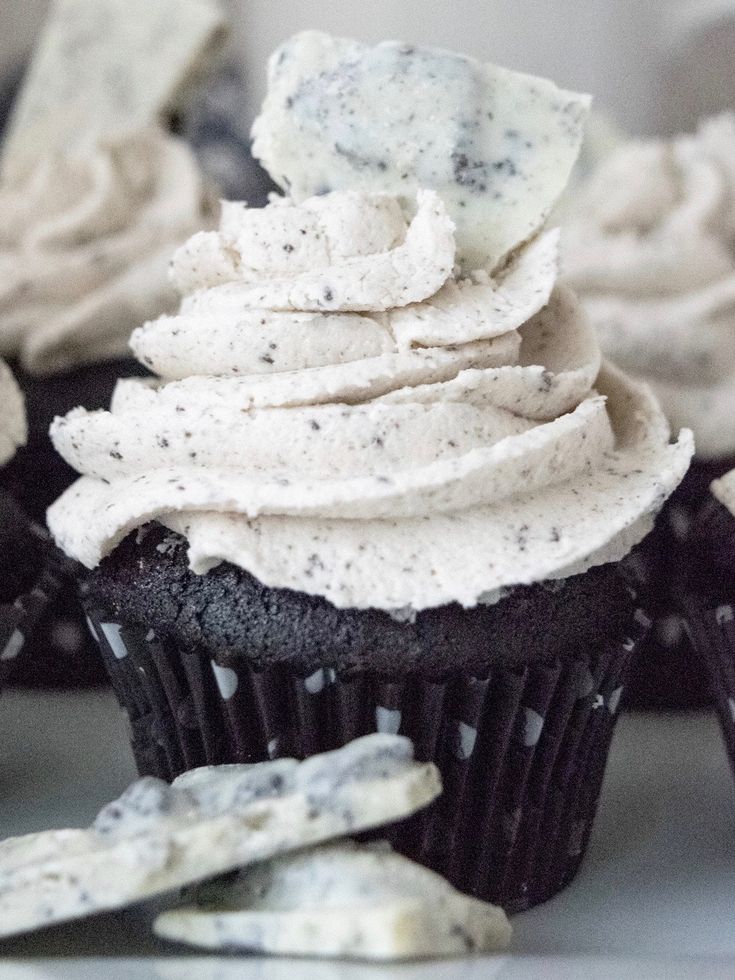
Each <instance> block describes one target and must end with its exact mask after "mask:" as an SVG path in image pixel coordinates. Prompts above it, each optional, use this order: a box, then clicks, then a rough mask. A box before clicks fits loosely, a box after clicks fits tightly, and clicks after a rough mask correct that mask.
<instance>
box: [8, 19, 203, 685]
mask: <svg viewBox="0 0 735 980" xmlns="http://www.w3.org/2000/svg"><path fill="white" fill-rule="evenodd" d="M136 8H140V9H136ZM162 31H163V32H164V34H165V38H164V39H162ZM222 31H223V23H222V18H221V14H220V13H218V12H217V11H216V9H215V8H214V7H213V6H212V5H211V4H210V3H208V2H205V3H200V2H191V0H184V2H183V3H179V2H178V0H177V2H176V3H172V2H171V0H164V2H163V3H159V4H155V5H150V4H148V5H146V4H133V5H131V4H129V3H125V2H121V0H102V2H99V0H94V2H91V0H82V2H81V3H79V4H75V5H74V7H73V9H72V8H71V7H70V6H69V4H66V3H54V4H52V6H51V11H50V14H49V17H48V21H47V23H46V26H45V28H44V31H43V33H42V36H41V38H40V39H39V42H38V45H37V48H36V51H35V54H34V56H33V59H32V62H31V65H30V67H29V69H28V71H27V72H26V76H25V82H24V84H23V86H22V88H21V91H20V93H19V95H18V97H17V99H16V103H15V105H14V109H13V112H12V115H11V118H10V122H9V126H8V131H7V133H6V135H5V138H4V144H3V148H2V159H1V161H0V162H1V177H2V179H1V181H0V215H2V231H0V269H2V270H3V277H2V278H3V287H2V289H1V290H0V354H2V356H4V357H6V358H8V359H9V360H10V361H11V363H12V365H13V368H14V371H15V374H16V377H17V378H18V381H19V383H20V385H21V387H22V389H23V391H24V394H25V396H26V405H27V410H28V423H29V424H28V428H29V439H28V445H27V446H26V447H25V449H23V450H21V451H20V452H19V453H18V454H17V456H16V457H15V459H14V460H13V461H12V463H11V464H10V465H9V466H8V467H6V468H5V470H4V471H3V473H2V477H0V486H2V487H4V488H5V489H6V490H8V491H9V492H10V493H11V494H13V495H14V496H15V497H16V498H17V499H19V500H22V501H23V505H24V508H25V509H26V510H27V511H28V513H29V514H30V516H31V517H32V518H33V519H34V520H35V521H37V522H38V523H41V524H43V523H44V522H45V513H46V508H47V507H48V506H49V504H50V503H52V501H53V500H55V499H56V497H58V496H59V494H60V493H61V492H62V491H63V490H64V489H65V488H66V487H67V486H69V484H70V483H71V482H73V479H74V473H73V471H72V470H71V469H70V468H69V467H67V466H66V465H65V464H63V462H62V461H61V460H60V459H59V457H58V456H57V455H56V454H55V453H54V451H53V449H52V447H51V444H50V442H49V440H48V427H49V425H50V423H51V421H52V420H53V418H54V417H55V416H56V415H58V414H64V413H65V412H67V411H69V410H70V409H71V408H73V407H74V406H75V405H78V404H80V403H83V404H86V405H89V406H90V407H98V408H103V407H106V406H107V405H109V402H110V397H111V395H112V391H113V388H114V385H115V381H116V379H117V377H119V375H120V374H121V373H135V372H136V371H137V372H138V373H140V374H144V373H145V372H144V371H143V370H142V369H141V368H139V366H138V365H137V364H136V363H135V362H134V361H132V360H131V359H130V357H129V351H128V348H127V340H128V337H129V335H130V332H131V330H132V329H133V328H134V327H135V326H136V325H138V324H139V323H140V322H141V320H144V319H146V318H148V317H151V316H155V315H157V314H159V313H161V312H164V311H166V310H168V309H174V308H175V303H176V296H175V293H174V292H173V291H172V290H171V287H170V285H169V283H168V279H167V267H168V261H169V258H170V254H171V252H172V250H173V249H174V248H175V247H176V246H177V245H179V244H181V243H182V242H183V241H185V240H186V239H187V237H188V236H189V235H190V234H192V233H193V232H194V231H195V230H197V229H199V228H202V227H203V226H205V225H206V224H208V223H211V221H212V219H213V215H214V213H215V211H214V198H213V193H212V188H211V186H210V184H209V182H208V181H207V179H205V177H204V176H203V174H202V171H201V169H200V166H199V164H198V162H197V160H196V157H195V155H194V152H193V150H192V148H191V147H190V146H188V145H187V144H186V143H185V142H184V141H182V140H180V139H178V138H175V137H174V136H172V135H171V134H170V133H169V132H168V131H167V129H166V128H165V126H164V121H165V120H166V119H167V118H168V116H169V115H170V114H171V113H173V112H174V109H173V107H174V106H175V107H176V112H177V113H178V115H179V117H181V118H185V111H184V110H185V103H184V102H183V99H184V93H185V92H187V91H189V90H190V88H191V82H192V79H193V78H194V77H196V76H197V75H200V74H201V72H202V71H203V70H204V67H206V65H207V64H208V63H209V55H210V52H211V51H212V50H213V48H214V47H215V46H216V44H217V43H218V40H219V38H220V35H221V34H222ZM75 604H76V605H77V608H78V603H75V602H74V597H73V595H72V596H65V597H64V604H63V605H61V606H60V607H59V610H58V624H57V626H58V629H57V630H56V633H57V634H58V635H59V636H60V637H63V638H64V644H65V648H64V656H63V657H62V658H59V656H58V655H57V654H58V653H59V651H58V650H56V649H55V648H53V647H52V648H49V650H48V651H47V653H44V652H43V651H42V650H39V651H37V656H36V658H35V659H34V660H30V659H28V660H26V662H25V664H24V669H23V670H20V668H19V670H18V672H17V674H16V677H17V678H18V679H19V680H22V681H23V682H25V683H30V684H44V685H48V684H53V685H56V684H71V685H74V684H78V683H87V682H94V681H99V680H102V679H103V678H104V673H103V672H101V671H100V669H99V659H98V657H97V656H96V655H95V653H94V649H93V646H92V644H91V642H90V639H89V637H88V635H87V630H86V626H85V624H84V621H83V619H82V618H81V616H80V614H79V613H78V612H77V613H75V612H74V611H73V609H74V605H75ZM74 643H76V645H77V648H78V649H77V652H76V653H74V652H73V651H72V650H71V646H72V644H74ZM67 648H68V649H67ZM62 665H63V667H62Z"/></svg>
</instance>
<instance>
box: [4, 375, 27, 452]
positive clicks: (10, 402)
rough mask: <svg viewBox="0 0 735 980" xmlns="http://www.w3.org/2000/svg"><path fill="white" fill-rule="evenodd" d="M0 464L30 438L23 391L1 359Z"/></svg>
mask: <svg viewBox="0 0 735 980" xmlns="http://www.w3.org/2000/svg"><path fill="white" fill-rule="evenodd" d="M0 405H2V406H3V409H2V413H1V414H0V466H2V465H3V463H7V462H8V460H10V459H12V458H13V456H15V451H16V449H18V448H19V447H20V446H25V444H26V439H27V438H28V425H27V423H26V406H25V399H24V398H23V393H22V391H21V390H20V388H19V387H18V383H17V381H16V380H15V378H14V377H13V374H12V372H11V370H10V368H9V367H8V365H7V364H6V363H5V361H0Z"/></svg>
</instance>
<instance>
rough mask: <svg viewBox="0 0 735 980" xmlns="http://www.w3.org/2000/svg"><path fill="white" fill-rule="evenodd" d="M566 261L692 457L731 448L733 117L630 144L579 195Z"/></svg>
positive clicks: (601, 328)
mask: <svg viewBox="0 0 735 980" xmlns="http://www.w3.org/2000/svg"><path fill="white" fill-rule="evenodd" d="M563 268H564V272H565V274H566V275H567V277H568V279H569V281H570V283H571V285H572V286H573V287H574V288H575V289H576V290H577V292H578V293H579V294H580V296H581V297H582V299H583V301H584V304H585V307H586V309H587V311H588V313H589V315H590V317H591V318H592V321H593V322H594V324H595V326H596V327H597V329H598V332H599V336H600V342H601V345H602V348H603V351H604V352H605V354H606V355H607V356H609V357H610V358H611V359H612V360H614V361H615V362H616V363H618V364H619V365H620V366H621V367H623V368H624V369H625V370H628V371H630V372H631V373H633V374H634V375H637V376H639V377H643V378H645V379H646V380H648V381H649V382H650V383H651V385H652V386H653V388H654V390H655V392H656V394H657V395H658V396H659V399H660V401H661V403H662V405H663V408H664V410H665V412H666V414H667V416H668V418H669V420H670V422H671V424H672V426H673V427H674V428H677V427H679V426H682V425H686V426H690V427H691V428H692V429H693V430H694V436H695V442H696V448H697V455H698V456H699V457H701V458H704V459H713V458H718V457H722V456H727V455H731V454H733V453H734V452H735V416H734V415H733V408H732V407H733V404H735V115H733V114H725V115H721V116H718V117H715V118H712V119H710V120H707V121H706V122H704V123H703V124H702V125H701V126H700V128H699V130H698V131H697V132H696V133H695V134H693V135H689V136H681V137H678V138H677V139H674V140H672V141H670V142H636V143H628V144H626V145H624V146H623V147H621V148H620V149H618V150H617V151H616V152H615V153H613V154H612V156H611V157H610V158H609V159H608V160H606V161H605V162H604V163H603V164H602V165H601V166H600V167H599V169H598V170H597V172H596V173H595V174H594V175H593V176H592V177H591V178H590V180H589V181H588V182H587V184H586V185H585V186H584V187H583V188H582V190H581V191H580V193H579V194H578V195H577V197H576V201H575V207H574V210H573V213H572V214H571V215H570V216H569V220H568V223H567V226H566V228H565V231H564V237H563Z"/></svg>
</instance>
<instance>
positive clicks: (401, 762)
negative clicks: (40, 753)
mask: <svg viewBox="0 0 735 980" xmlns="http://www.w3.org/2000/svg"><path fill="white" fill-rule="evenodd" d="M440 791H441V786H440V781H439V774H438V772H437V770H436V768H435V767H434V766H433V765H431V764H420V763H417V762H415V761H414V760H413V747H412V745H411V743H410V742H409V741H408V740H407V739H405V738H402V737H400V736H397V735H384V734H375V735H368V736H365V737H364V738H361V739H358V740H356V741H354V742H351V743H349V744H348V745H346V746H345V747H344V748H341V749H338V750H337V751H335V752H329V753H325V754H323V755H317V756H313V757H312V758H310V759H308V760H306V761H305V762H297V761H296V760H294V759H280V760H277V761H274V762H266V763H260V764H257V765H229V766H210V767H205V768H203V769H196V770H193V771H191V772H188V773H185V774H184V775H183V776H180V777H179V778H178V779H177V780H175V781H174V783H173V784H172V785H171V786H169V785H168V784H167V783H165V782H164V781H163V780H159V779H153V778H151V777H146V778H144V779H140V780H138V781H137V782H135V783H133V784H132V786H130V787H129V789H128V790H127V791H126V792H125V793H124V794H123V795H122V796H121V797H120V798H119V799H118V800H116V801H115V802H113V803H110V804H109V805H108V806H106V807H104V808H103V809H102V810H101V811H100V813H99V815H98V816H97V819H96V820H95V822H94V824H93V825H92V827H91V828H89V829H87V830H52V831H45V832H42V833H37V834H29V835H28V836H26V837H14V838H9V839H8V840H5V841H2V842H0V937H3V936H12V935H17V934H20V933H24V932H29V931H32V930H34V929H40V928H43V927H45V926H48V925H51V924H53V923H56V922H65V921H69V920H71V919H78V918H84V917H86V916H89V915H94V914H95V913H97V912H101V911H104V910H110V909H118V908H124V907H126V906H128V905H132V904H135V903H137V902H140V901H143V900H144V899H146V898H150V897H151V896H154V895H160V894H163V893H165V892H169V891H172V890H174V889H177V888H180V887H182V886H184V885H189V884H193V883H195V882H200V881H203V880H205V879H208V878H211V877H214V876H216V875H220V874H224V873H226V872H229V871H232V870H233V869H235V868H240V867H244V866H246V865H248V864H251V863H254V862H257V861H263V860H267V859H269V858H272V857H274V856H277V855H279V854H283V853H285V852H288V851H291V850H296V849H300V848H305V847H310V846H312V845H314V844H319V843H322V842H324V841H327V840H331V839H333V838H338V837H343V836H345V835H349V834H353V833H359V832H360V831H361V830H367V829H369V828H372V827H378V826H381V825H383V824H387V823H391V822H393V821H395V820H399V819H401V818H403V817H406V816H409V815H410V814H412V813H414V812H415V811H417V810H420V809H421V808H422V807H424V806H426V805H427V804H429V803H430V802H431V801H432V800H433V799H435V797H436V796H438V794H439V792H440Z"/></svg>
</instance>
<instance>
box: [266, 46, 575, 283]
mask: <svg viewBox="0 0 735 980" xmlns="http://www.w3.org/2000/svg"><path fill="white" fill-rule="evenodd" d="M268 81H269V90H268V95H267V97H266V100H265V102H264V104H263V110H262V113H261V115H260V116H259V118H258V119H257V120H256V122H255V125H254V127H253V137H254V143H253V153H254V155H255V156H256V157H257V158H258V159H259V160H260V161H261V162H262V163H263V165H264V166H265V168H266V169H267V170H268V172H269V173H270V174H271V176H272V177H273V179H274V180H275V181H276V182H277V183H278V184H280V185H281V186H282V187H283V188H285V189H286V190H287V191H288V193H289V194H291V195H292V196H293V197H294V198H295V199H296V200H297V201H299V200H303V199H304V198H307V197H310V196H311V195H313V194H322V193H325V192H326V191H329V190H341V189H344V188H347V187H352V188H356V189H359V190H367V191H378V190H381V191H387V192H389V193H392V194H399V195H404V196H411V195H414V194H415V193H416V190H417V189H418V188H419V187H428V188H431V189H433V190H436V191H437V192H438V193H439V194H440V195H441V197H442V199H443V200H444V201H445V203H446V204H447V207H448V209H449V212H450V214H451V216H452V218H453V219H454V221H455V222H456V224H457V244H458V254H459V258H460V260H461V262H462V264H463V266H464V268H465V269H467V270H473V269H479V268H482V269H488V270H492V269H494V268H495V267H496V266H497V265H498V263H499V262H500V260H501V259H502V258H503V257H504V256H505V255H507V254H508V253H509V252H511V251H512V250H513V249H514V248H516V247H517V246H518V245H519V244H521V243H522V242H524V241H526V240H527V239H528V238H530V237H531V236H532V235H533V234H534V232H536V231H537V230H538V229H539V228H540V227H541V226H542V224H543V223H544V221H545V219H546V217H547V216H548V214H549V212H550V211H551V209H552V207H553V205H554V204H555V202H556V200H557V199H558V197H559V196H560V194H561V192H562V190H563V189H564V186H565V185H566V182H567V180H568V178H569V174H570V172H571V169H572V167H573V165H574V162H575V160H576V158H577V155H578V153H579V149H580V146H581V142H582V135H583V127H584V121H585V118H586V116H587V113H588V109H589V98H588V97H587V96H584V95H577V94H575V93H572V92H565V91H563V90H561V89H559V88H557V87H556V86H555V85H554V84H553V83H552V82H549V81H546V80H545V79H540V78H534V77H532V76H529V75H522V74H518V73H516V72H512V71H508V70H507V69H503V68H497V67H495V66H493V65H485V64H481V63H480V62H477V61H474V60H473V59H471V58H467V57H465V56H463V55H458V54H453V53H451V52H448V51H443V50H439V49H434V48H423V47H414V46H409V45H405V44H399V43H397V42H394V41H387V42H383V43H381V44H378V45H375V46H369V45H365V44H362V43H359V42H356V41H350V40H345V39H342V38H335V37H331V36H330V35H328V34H323V33H320V32H317V31H307V32H304V33H301V34H297V35H295V36H294V37H292V38H291V39H290V40H288V41H286V42H285V43H284V44H283V45H282V46H281V47H280V48H279V49H278V50H277V51H276V52H275V53H274V54H273V55H272V57H271V60H270V64H269V79H268Z"/></svg>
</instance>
